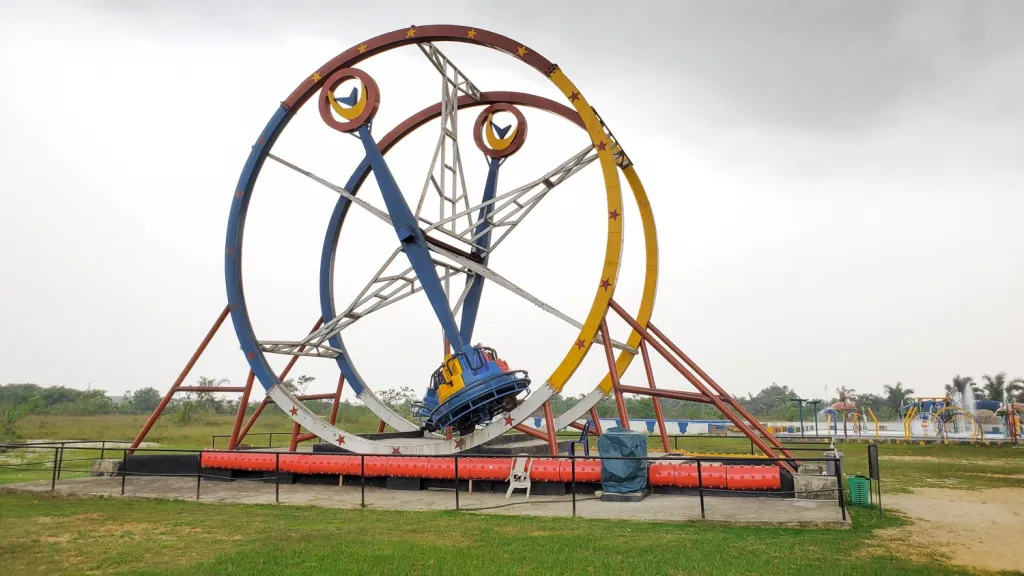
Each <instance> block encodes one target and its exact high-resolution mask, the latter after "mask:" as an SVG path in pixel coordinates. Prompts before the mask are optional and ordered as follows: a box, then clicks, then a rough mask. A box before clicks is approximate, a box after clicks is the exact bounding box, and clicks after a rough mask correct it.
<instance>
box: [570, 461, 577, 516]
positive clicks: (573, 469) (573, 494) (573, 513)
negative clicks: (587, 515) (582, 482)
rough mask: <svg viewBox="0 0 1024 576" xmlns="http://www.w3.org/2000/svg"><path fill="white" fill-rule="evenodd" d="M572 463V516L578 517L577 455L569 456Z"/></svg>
mask: <svg viewBox="0 0 1024 576" xmlns="http://www.w3.org/2000/svg"><path fill="white" fill-rule="evenodd" d="M569 458H570V460H569V461H570V462H571V463H572V517H573V518H575V517H576V455H575V454H571V455H570V456H569Z"/></svg>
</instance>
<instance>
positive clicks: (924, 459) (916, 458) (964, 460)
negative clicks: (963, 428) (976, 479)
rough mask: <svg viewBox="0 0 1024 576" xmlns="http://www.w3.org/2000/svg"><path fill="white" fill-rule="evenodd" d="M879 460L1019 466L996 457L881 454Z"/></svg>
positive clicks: (1015, 462) (1015, 461)
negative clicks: (985, 458)
mask: <svg viewBox="0 0 1024 576" xmlns="http://www.w3.org/2000/svg"><path fill="white" fill-rule="evenodd" d="M878 459H879V460H890V461H901V462H935V463H937V464H977V465H979V466H994V467H999V466H1017V465H1018V464H1019V463H1020V462H1019V461H1017V460H996V459H989V460H983V459H967V458H939V457H938V456H879V457H878Z"/></svg>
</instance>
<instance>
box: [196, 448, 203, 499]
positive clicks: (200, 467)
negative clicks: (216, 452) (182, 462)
mask: <svg viewBox="0 0 1024 576" xmlns="http://www.w3.org/2000/svg"><path fill="white" fill-rule="evenodd" d="M202 482H203V451H202V450H200V451H199V460H198V461H197V462H196V500H199V487H200V485H201V484H202Z"/></svg>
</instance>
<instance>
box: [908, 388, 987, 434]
mask: <svg viewBox="0 0 1024 576" xmlns="http://www.w3.org/2000/svg"><path fill="white" fill-rule="evenodd" d="M971 404H974V403H973V401H972V402H971ZM900 415H901V417H902V419H903V435H904V438H906V439H907V440H910V439H911V438H912V437H924V438H927V437H929V436H934V437H937V438H939V439H940V440H942V441H943V442H945V441H946V440H947V439H949V438H950V437H957V438H969V439H970V440H972V441H978V440H984V439H985V430H984V428H983V427H982V425H981V422H980V421H979V420H978V417H977V416H975V415H974V414H973V413H972V412H971V411H969V410H968V409H966V408H964V407H963V406H958V405H957V404H955V403H954V402H953V399H952V398H950V397H949V396H918V397H914V398H912V399H911V400H910V401H909V402H907V403H906V404H904V405H903V406H902V407H901V408H900ZM915 425H916V426H915Z"/></svg>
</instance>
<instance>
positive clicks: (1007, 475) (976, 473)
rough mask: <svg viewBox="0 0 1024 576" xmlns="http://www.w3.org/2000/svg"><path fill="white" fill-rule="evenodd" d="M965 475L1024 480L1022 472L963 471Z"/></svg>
mask: <svg viewBox="0 0 1024 576" xmlns="http://www.w3.org/2000/svg"><path fill="white" fill-rule="evenodd" d="M964 474H965V475H967V476H984V477H986V478H1013V479H1014V480H1024V474H990V473H988V472H964Z"/></svg>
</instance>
